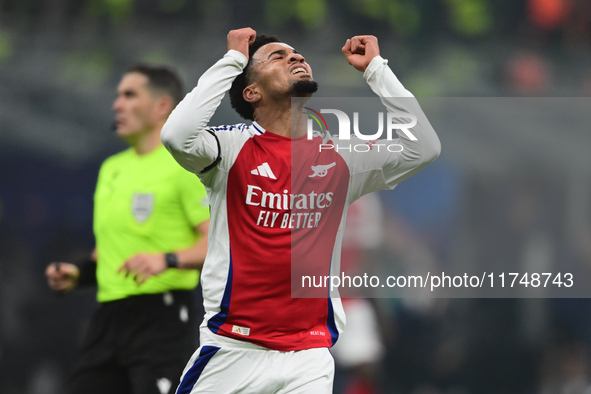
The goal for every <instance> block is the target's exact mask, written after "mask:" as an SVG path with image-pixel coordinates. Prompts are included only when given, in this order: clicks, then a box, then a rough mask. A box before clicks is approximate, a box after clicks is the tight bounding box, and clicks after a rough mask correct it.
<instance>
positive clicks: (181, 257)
mask: <svg viewBox="0 0 591 394" xmlns="http://www.w3.org/2000/svg"><path fill="white" fill-rule="evenodd" d="M195 231H196V232H197V233H198V234H201V235H202V236H201V237H200V238H199V240H198V241H197V242H195V243H194V244H193V246H191V247H190V248H187V249H183V250H178V251H174V252H166V253H165V252H163V253H157V254H150V253H139V254H136V255H135V256H133V257H131V258H130V259H128V260H127V261H125V263H123V264H122V265H121V267H120V268H119V270H118V271H117V272H120V273H121V272H123V273H125V275H126V276H127V275H133V278H134V280H135V281H136V282H137V283H138V284H142V283H144V282H145V281H146V280H147V279H148V278H150V277H151V276H154V275H158V274H161V273H162V272H164V271H166V270H167V269H170V268H173V269H194V270H201V268H202V267H203V262H204V261H205V255H206V254H207V239H208V233H209V220H206V221H204V222H202V223H200V224H198V225H197V226H195Z"/></svg>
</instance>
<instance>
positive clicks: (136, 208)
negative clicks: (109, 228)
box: [131, 193, 154, 224]
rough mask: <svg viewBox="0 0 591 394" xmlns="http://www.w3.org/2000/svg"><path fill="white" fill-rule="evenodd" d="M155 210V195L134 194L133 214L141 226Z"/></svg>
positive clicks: (132, 202)
mask: <svg viewBox="0 0 591 394" xmlns="http://www.w3.org/2000/svg"><path fill="white" fill-rule="evenodd" d="M153 210H154V194H148V193H134V194H133V199H132V200H131V212H132V214H133V217H134V218H135V220H136V221H137V222H138V223H139V224H144V223H145V222H146V220H148V219H149V218H150V215H152V211H153Z"/></svg>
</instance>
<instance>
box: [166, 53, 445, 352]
mask: <svg viewBox="0 0 591 394" xmlns="http://www.w3.org/2000/svg"><path fill="white" fill-rule="evenodd" d="M245 65H246V58H245V56H244V55H242V54H241V53H239V52H237V51H233V50H231V51H229V52H228V53H227V54H226V55H225V56H224V57H223V58H222V59H221V60H219V61H218V62H217V63H216V64H215V65H214V66H213V67H211V68H210V69H209V70H208V71H206V72H205V73H204V74H203V76H202V77H201V78H200V80H199V83H198V84H197V87H196V88H195V89H193V91H192V92H190V93H189V94H188V95H187V96H186V97H185V98H184V100H183V101H182V102H181V103H180V104H179V105H178V106H177V108H176V109H175V110H174V111H173V113H172V114H171V116H170V117H169V119H168V121H167V123H166V125H165V126H164V128H163V130H162V141H163V143H164V144H165V146H166V147H167V148H168V149H169V151H170V152H171V153H172V155H173V156H174V157H175V158H176V160H177V161H178V162H179V163H180V164H181V165H182V166H183V167H184V168H186V169H187V170H189V171H192V172H194V173H196V174H197V175H198V176H199V178H200V179H201V181H202V183H203V184H204V185H205V187H206V189H207V192H208V195H209V203H210V206H211V222H210V234H209V245H208V248H209V249H208V254H207V258H206V261H205V264H204V267H203V272H202V274H201V284H202V287H203V298H204V306H205V312H206V314H205V319H204V323H203V324H204V325H206V326H207V327H208V328H209V329H210V330H211V331H212V332H214V333H216V334H218V335H221V336H224V337H228V338H233V339H236V340H239V341H246V342H249V343H252V344H255V345H258V346H263V347H265V348H269V349H274V350H281V351H290V350H302V349H310V348H317V347H331V346H332V345H333V344H334V343H335V342H336V340H337V338H338V335H339V332H341V331H342V329H343V327H344V323H345V316H344V312H343V309H342V305H341V303H340V300H339V299H338V298H330V297H329V296H328V291H327V290H326V289H323V290H322V291H323V292H324V294H325V296H322V295H321V296H318V294H314V295H313V296H311V297H307V296H306V295H304V296H303V297H298V296H297V295H296V296H293V295H294V294H293V293H292V290H293V288H292V279H293V278H294V275H293V272H292V266H293V268H294V270H295V271H294V272H299V270H300V269H301V270H302V272H308V271H306V270H308V269H314V270H315V272H316V273H317V274H318V275H320V274H322V275H338V274H339V261H340V249H341V240H342V235H343V229H344V223H345V216H346V212H347V207H348V206H349V205H350V204H351V203H352V202H353V201H355V200H356V199H357V198H359V197H360V196H362V195H364V194H367V193H369V192H372V191H375V190H381V189H392V188H394V186H395V185H396V184H397V183H398V182H400V181H401V180H403V179H405V178H407V177H409V176H410V175H412V174H414V173H416V172H417V171H419V170H420V169H421V168H423V167H424V166H426V165H427V164H428V163H429V162H431V161H433V160H434V159H435V158H436V157H437V156H438V154H439V150H440V145H439V140H438V138H437V136H436V134H435V132H434V131H433V129H432V127H431V126H430V125H429V123H428V121H427V120H426V118H425V117H424V115H423V113H422V111H421V109H420V107H419V106H418V103H416V101H415V100H412V102H411V101H406V102H407V103H408V104H409V106H411V107H412V108H404V109H403V110H405V111H407V112H411V113H413V114H415V115H419V116H417V118H418V123H417V125H416V126H415V127H414V128H413V129H412V131H413V134H414V135H415V136H416V137H417V140H410V139H408V138H407V137H406V136H405V135H400V134H399V138H398V139H397V140H396V141H395V142H396V143H398V144H400V145H402V146H403V147H404V149H403V150H402V152H388V151H386V150H382V151H379V152H378V151H377V150H376V151H375V152H374V151H372V152H367V154H365V153H364V154H361V155H360V154H355V152H350V151H347V150H339V151H337V150H336V149H322V150H321V149H318V147H319V145H320V144H335V145H338V144H339V142H338V141H336V140H334V139H333V138H332V137H331V136H330V135H329V134H328V133H326V134H323V135H317V136H315V137H314V138H312V139H311V140H308V139H307V138H306V137H305V136H304V137H302V138H287V137H283V136H280V135H278V134H275V133H273V130H265V129H263V128H262V127H261V126H260V125H259V124H257V123H256V122H254V123H252V124H250V125H248V124H244V123H243V124H237V125H225V126H217V127H212V126H209V125H208V122H209V120H210V118H211V116H212V115H213V113H214V112H215V110H216V108H217V107H218V105H219V104H220V102H221V100H222V98H223V96H224V94H225V93H226V92H227V91H228V90H229V89H230V86H231V84H232V82H233V80H234V79H235V77H236V76H237V75H238V74H240V73H241V72H242V70H243V68H244V67H245ZM364 77H365V78H366V80H367V81H368V83H369V85H370V87H371V88H372V89H373V90H374V92H375V93H376V94H378V96H380V97H383V98H387V97H412V94H410V92H408V91H407V90H406V89H404V87H403V86H402V85H401V84H400V82H399V81H398V79H397V78H396V77H395V76H394V74H393V73H392V71H391V70H390V68H389V67H388V66H387V61H386V60H384V59H383V58H381V57H379V56H378V57H376V58H374V59H373V61H372V62H371V64H370V65H369V67H368V68H367V70H366V72H365V74H364ZM382 101H383V103H384V104H385V105H386V107H387V108H388V110H390V111H394V110H396V111H400V110H401V108H400V107H397V108H393V107H392V108H389V106H390V107H391V106H392V104H391V101H389V100H382ZM365 142H366V141H361V140H360V143H365ZM348 143H350V141H348ZM212 163H213V164H212ZM296 279H297V278H296ZM302 291H304V290H302Z"/></svg>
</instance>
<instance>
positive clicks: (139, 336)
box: [46, 64, 209, 394]
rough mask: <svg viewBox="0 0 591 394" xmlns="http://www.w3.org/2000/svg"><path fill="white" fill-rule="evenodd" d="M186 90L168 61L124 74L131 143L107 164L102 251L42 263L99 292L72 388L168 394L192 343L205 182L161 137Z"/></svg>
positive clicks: (121, 91)
mask: <svg viewBox="0 0 591 394" xmlns="http://www.w3.org/2000/svg"><path fill="white" fill-rule="evenodd" d="M182 96H183V86H182V83H181V80H180V78H179V77H178V75H177V74H176V72H174V71H173V70H171V69H169V68H167V67H165V66H159V65H150V64H137V65H134V66H132V67H130V68H129V69H128V70H127V71H126V72H125V74H124V75H123V78H122V79H121V82H120V83H119V87H118V89H117V98H116V100H115V102H114V103H113V110H114V112H115V116H116V130H117V135H118V136H119V137H120V138H122V139H124V140H125V141H127V142H128V143H129V145H130V148H129V149H127V150H125V151H123V152H120V153H118V154H116V155H114V156H111V157H109V158H108V159H107V160H105V162H104V163H103V165H102V166H101V169H100V172H99V176H98V182H97V186H96V191H95V196H94V235H95V239H96V249H95V250H94V251H93V253H92V255H91V256H90V258H89V259H88V260H87V261H83V262H79V263H76V264H71V263H64V262H59V263H51V264H50V265H49V266H48V267H47V269H46V275H47V278H48V283H49V286H50V287H51V288H52V289H53V290H55V291H57V292H62V293H63V292H68V291H70V290H72V289H74V288H76V287H78V286H83V285H89V284H96V285H97V289H98V291H97V300H98V301H99V305H100V306H99V308H98V309H97V311H96V312H95V313H94V315H93V317H92V320H91V322H90V325H89V327H88V330H87V332H86V334H85V337H84V339H83V343H82V348H81V351H80V354H79V357H78V360H77V364H76V368H75V371H74V374H73V376H72V380H71V382H70V387H69V393H73V394H74V393H75V394H82V393H84V394H93V393H97V394H98V393H100V394H105V393H109V394H118V393H121V394H124V393H125V394H129V393H134V394H151V393H154V394H168V393H172V392H174V390H175V389H176V386H177V385H178V382H179V377H180V376H181V373H182V371H183V368H184V366H185V364H186V362H187V360H188V359H189V357H190V356H191V353H192V352H193V349H194V348H195V345H196V343H195V342H196V340H195V339H196V335H195V334H196V333H195V332H194V330H193V328H194V327H195V326H194V324H193V322H194V319H195V318H196V316H194V314H195V311H194V308H193V305H192V294H191V290H193V289H194V288H195V287H196V285H197V282H198V279H199V271H198V270H199V269H200V268H201V267H202V265H203V261H204V259H205V254H206V251H207V233H208V227H209V208H208V204H207V198H206V191H205V188H204V187H203V185H202V184H201V183H200V182H199V180H198V179H197V177H196V176H195V175H194V174H192V173H189V172H187V171H185V170H184V169H183V168H181V167H180V166H179V165H178V164H177V163H176V162H175V160H174V159H173V158H172V156H171V155H170V154H169V153H168V151H167V150H166V149H165V148H164V147H163V146H162V144H161V142H160V130H161V129H162V126H163V125H164V123H165V121H166V119H167V118H168V115H169V114H170V113H171V111H172V110H173V109H174V107H175V106H176V105H177V104H178V102H179V101H180V100H181V99H182Z"/></svg>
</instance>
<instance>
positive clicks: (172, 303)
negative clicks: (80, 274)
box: [69, 291, 198, 394]
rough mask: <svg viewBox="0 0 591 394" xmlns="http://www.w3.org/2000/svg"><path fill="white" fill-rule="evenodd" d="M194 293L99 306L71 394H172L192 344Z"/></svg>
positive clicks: (143, 297)
mask: <svg viewBox="0 0 591 394" xmlns="http://www.w3.org/2000/svg"><path fill="white" fill-rule="evenodd" d="M195 315H196V310H195V308H194V305H193V293H192V292H190V291H170V292H166V293H160V294H150V295H140V296H133V297H129V298H125V299H122V300H117V301H111V302H105V303H101V304H100V307H99V308H98V310H97V311H96V312H95V313H94V315H93V317H92V319H91V321H90V323H89V326H88V328H87V331H86V334H85V336H84V338H83V341H82V346H81V350H80V354H79V356H78V360H77V364H76V367H75V370H74V374H73V376H72V380H71V384H70V387H69V393H70V394H95V393H96V394H99V393H100V394H106V393H108V394H119V393H120V394H152V393H153V394H169V393H174V391H175V389H176V387H177V386H178V384H179V379H180V376H181V374H182V372H183V368H184V366H185V365H186V363H187V360H189V358H190V357H191V354H192V353H193V352H194V350H195V348H196V346H197V342H198V341H197V330H196V324H195V323H196V316H195Z"/></svg>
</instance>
